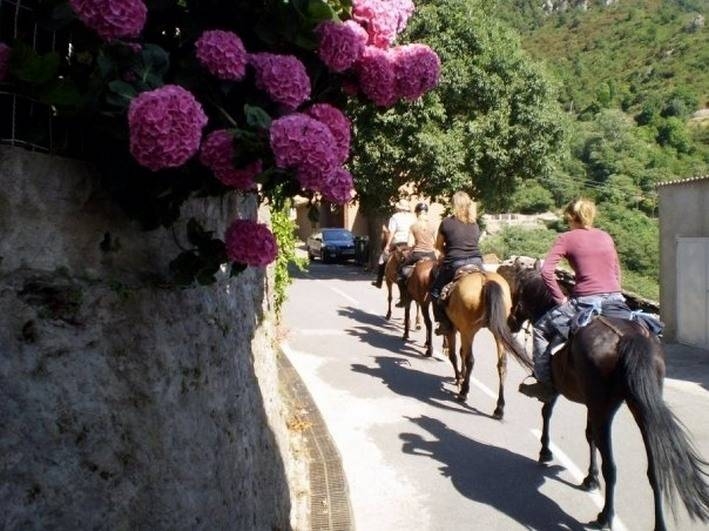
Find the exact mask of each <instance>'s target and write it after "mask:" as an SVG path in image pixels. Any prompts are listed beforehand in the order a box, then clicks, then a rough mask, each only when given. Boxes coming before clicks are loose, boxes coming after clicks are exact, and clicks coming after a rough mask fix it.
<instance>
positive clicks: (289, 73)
mask: <svg viewBox="0 0 709 531" xmlns="http://www.w3.org/2000/svg"><path fill="white" fill-rule="evenodd" d="M249 62H250V63H251V65H252V66H253V67H254V70H255V72H256V86H257V87H258V88H260V89H261V90H264V91H266V93H267V94H268V96H269V97H270V98H271V99H272V100H273V101H275V102H276V103H280V104H281V105H283V106H284V107H285V108H287V109H288V110H294V109H296V108H297V107H298V106H300V105H301V104H302V103H303V102H304V101H306V100H307V99H308V98H309V97H310V78H309V77H308V73H307V72H306V71H305V66H303V63H301V62H300V60H299V59H298V58H297V57H294V56H292V55H276V54H272V53H255V54H252V55H251V56H250V58H249Z"/></svg>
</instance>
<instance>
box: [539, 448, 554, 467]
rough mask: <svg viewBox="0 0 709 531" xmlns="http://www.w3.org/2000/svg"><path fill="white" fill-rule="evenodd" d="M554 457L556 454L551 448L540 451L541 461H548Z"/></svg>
mask: <svg viewBox="0 0 709 531" xmlns="http://www.w3.org/2000/svg"><path fill="white" fill-rule="evenodd" d="M552 459H554V455H553V454H552V453H551V450H549V449H548V448H547V449H545V450H542V451H541V452H539V462H540V463H548V462H549V461H551V460H552Z"/></svg>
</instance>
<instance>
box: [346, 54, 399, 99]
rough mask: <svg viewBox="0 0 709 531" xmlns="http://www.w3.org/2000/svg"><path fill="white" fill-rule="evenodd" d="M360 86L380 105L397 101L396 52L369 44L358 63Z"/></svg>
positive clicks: (367, 95)
mask: <svg viewBox="0 0 709 531" xmlns="http://www.w3.org/2000/svg"><path fill="white" fill-rule="evenodd" d="M356 70H357V76H358V78H359V88H360V90H361V91H362V92H363V93H364V95H365V96H366V97H367V98H369V99H370V100H372V101H373V102H374V103H375V104H377V105H379V106H380V107H391V106H392V105H394V103H396V100H397V99H398V98H397V92H396V74H395V71H394V54H393V53H391V52H389V51H388V50H382V49H380V48H377V47H376V46H367V47H366V48H365V49H364V53H363V54H362V57H360V59H359V61H357V64H356Z"/></svg>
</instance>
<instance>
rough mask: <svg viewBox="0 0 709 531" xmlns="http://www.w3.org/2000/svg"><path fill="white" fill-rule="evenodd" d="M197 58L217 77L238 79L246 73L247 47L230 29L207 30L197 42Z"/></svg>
mask: <svg viewBox="0 0 709 531" xmlns="http://www.w3.org/2000/svg"><path fill="white" fill-rule="evenodd" d="M195 48H196V49H197V50H196V55H197V59H199V61H200V63H202V65H203V66H204V67H205V68H206V69H207V70H208V71H209V72H210V73H211V74H212V75H214V76H215V77H217V78H219V79H225V80H234V81H238V80H239V79H241V78H242V77H244V74H245V73H246V63H247V56H246V49H245V48H244V44H243V43H242V42H241V39H240V38H239V36H238V35H236V34H235V33H232V32H230V31H219V30H213V31H205V32H204V33H202V36H201V37H200V38H199V39H197V42H196V43H195Z"/></svg>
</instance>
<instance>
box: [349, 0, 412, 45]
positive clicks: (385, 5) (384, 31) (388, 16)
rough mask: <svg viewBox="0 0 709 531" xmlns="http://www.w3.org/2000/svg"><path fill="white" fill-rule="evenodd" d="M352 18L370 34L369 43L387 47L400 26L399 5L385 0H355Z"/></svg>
mask: <svg viewBox="0 0 709 531" xmlns="http://www.w3.org/2000/svg"><path fill="white" fill-rule="evenodd" d="M352 18H353V19H354V20H355V21H357V22H359V23H360V24H361V25H362V26H363V27H364V29H365V30H367V33H368V34H369V44H371V45H372V46H377V47H379V48H387V47H388V46H389V45H390V44H391V43H392V42H393V41H394V39H395V38H396V33H397V29H398V28H399V18H400V15H399V10H398V5H393V4H391V3H389V2H386V1H384V0H354V1H353V3H352Z"/></svg>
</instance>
